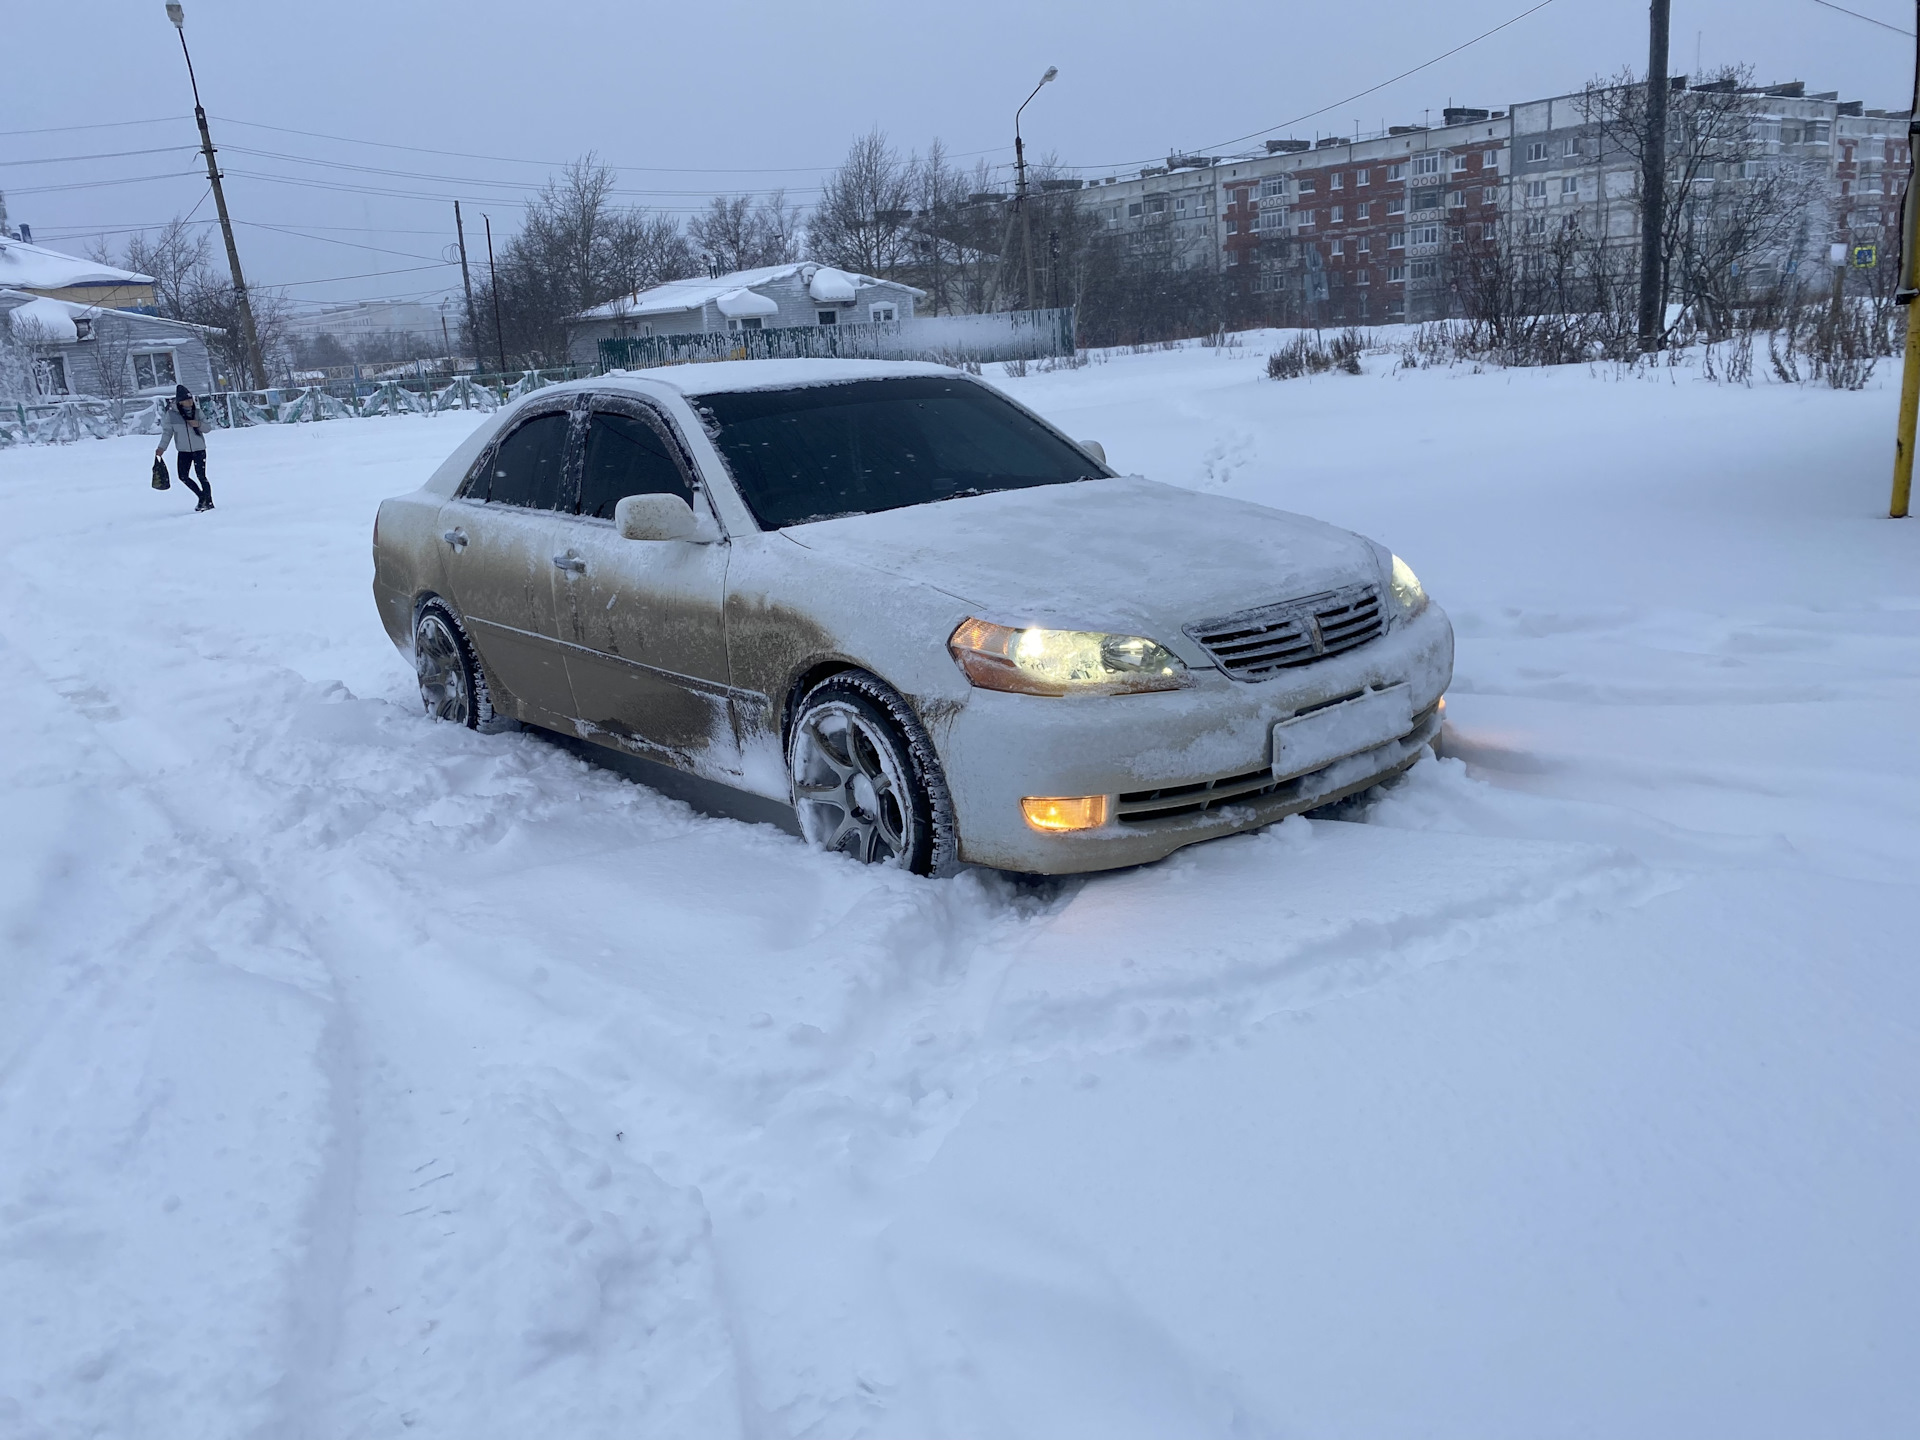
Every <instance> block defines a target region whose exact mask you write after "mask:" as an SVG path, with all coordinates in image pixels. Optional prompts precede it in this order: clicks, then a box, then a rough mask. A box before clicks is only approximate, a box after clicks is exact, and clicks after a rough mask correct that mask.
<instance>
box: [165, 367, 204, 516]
mask: <svg viewBox="0 0 1920 1440" xmlns="http://www.w3.org/2000/svg"><path fill="white" fill-rule="evenodd" d="M169 440H171V441H172V442H173V449H174V466H175V470H176V471H177V473H178V474H179V476H180V483H181V484H182V485H184V486H186V487H187V488H188V489H189V490H191V491H193V493H194V495H195V497H196V498H197V499H198V500H199V501H200V503H199V504H198V505H196V506H194V507H193V509H194V513H195V514H196V515H197V514H199V513H200V511H202V510H211V509H212V508H213V486H212V485H211V484H210V483H209V482H208V480H207V432H206V423H205V421H204V420H203V419H202V418H201V415H200V407H199V405H197V404H196V403H195V402H194V398H193V392H192V391H191V390H189V389H187V387H186V386H184V385H176V386H174V387H173V401H172V403H171V404H169V405H167V406H165V407H164V408H163V409H162V410H161V411H160V448H159V449H158V450H156V451H154V452H153V453H154V457H155V458H156V459H157V458H159V457H160V456H162V455H164V454H166V453H167V442H168V441H169ZM196 467H197V468H198V469H199V471H200V479H199V481H198V483H195V481H194V478H193V474H192V471H193V470H194V469H195V468H196Z"/></svg>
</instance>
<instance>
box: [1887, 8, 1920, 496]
mask: <svg viewBox="0 0 1920 1440" xmlns="http://www.w3.org/2000/svg"><path fill="white" fill-rule="evenodd" d="M1913 9H1914V19H1915V21H1916V22H1920V0H1914V7H1913ZM1915 33H1916V34H1920V24H1916V30H1915ZM1916 146H1920V41H1916V42H1915V51H1914V60H1913V103H1912V105H1911V106H1910V107H1909V108H1908V110H1907V196H1906V200H1905V202H1904V203H1903V204H1902V206H1901V210H1900V285H1899V288H1898V289H1896V290H1895V291H1894V296H1893V298H1894V299H1895V300H1896V301H1898V302H1899V303H1900V304H1902V305H1904V306H1906V307H1907V358H1906V367H1905V369H1904V371H1903V372H1902V374H1901V378H1900V431H1899V433H1898V434H1897V435H1896V436H1895V437H1894V446H1893V504H1892V505H1890V506H1888V507H1887V514H1888V516H1889V517H1891V518H1892V519H1895V520H1904V519H1906V516H1907V505H1908V502H1909V501H1911V500H1912V498H1913V430H1914V421H1915V418H1916V416H1920V304H1915V303H1914V302H1915V300H1916V299H1920V235H1916V234H1915V233H1914V231H1915V229H1916V228H1920V190H1916V188H1915V186H1914V173H1913V157H1914V151H1915V147H1916Z"/></svg>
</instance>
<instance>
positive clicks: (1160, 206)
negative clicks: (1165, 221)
mask: <svg viewBox="0 0 1920 1440" xmlns="http://www.w3.org/2000/svg"><path fill="white" fill-rule="evenodd" d="M1166 210H1167V197H1166V196H1164V195H1151V196H1149V197H1148V198H1147V213H1148V214H1149V215H1164V214H1165V213H1166Z"/></svg>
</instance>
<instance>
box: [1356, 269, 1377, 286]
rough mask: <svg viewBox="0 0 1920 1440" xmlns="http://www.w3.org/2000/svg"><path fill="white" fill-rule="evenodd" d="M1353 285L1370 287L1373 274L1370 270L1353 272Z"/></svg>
mask: <svg viewBox="0 0 1920 1440" xmlns="http://www.w3.org/2000/svg"><path fill="white" fill-rule="evenodd" d="M1353 283H1354V284H1356V285H1371V284H1372V283H1373V272H1372V271H1370V270H1356V271H1354V272H1353Z"/></svg>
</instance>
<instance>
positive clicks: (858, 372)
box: [575, 360, 965, 396]
mask: <svg viewBox="0 0 1920 1440" xmlns="http://www.w3.org/2000/svg"><path fill="white" fill-rule="evenodd" d="M908 375H932V376H940V377H943V378H947V379H955V378H965V372H964V371H960V370H955V369H952V368H951V367H949V366H946V365H929V364H925V363H923V362H921V361H916V360H723V361H716V362H712V363H708V364H692V365H660V366H656V367H654V368H652V369H648V370H610V371H608V372H607V373H606V374H605V375H599V376H596V377H594V379H593V381H592V382H591V383H592V384H593V385H594V387H595V388H597V389H619V388H620V382H621V381H623V380H627V381H646V382H651V385H646V384H636V385H633V386H632V387H631V388H632V389H634V390H635V391H641V392H644V391H646V390H648V389H651V388H652V386H653V385H665V386H667V387H668V388H670V389H673V390H677V391H678V392H679V393H680V394H682V395H689V396H691V395H717V394H721V393H723V392H726V391H730V390H787V389H792V388H794V387H797V386H802V385H840V384H845V383H846V382H848V381H850V380H891V379H899V378H900V377H902V376H908ZM575 383H576V384H585V383H587V382H581V381H576V382H575Z"/></svg>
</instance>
